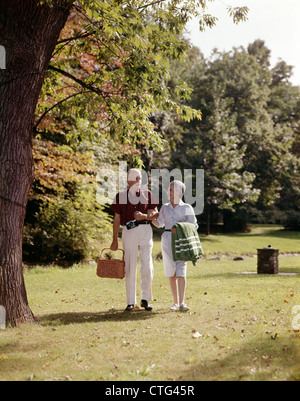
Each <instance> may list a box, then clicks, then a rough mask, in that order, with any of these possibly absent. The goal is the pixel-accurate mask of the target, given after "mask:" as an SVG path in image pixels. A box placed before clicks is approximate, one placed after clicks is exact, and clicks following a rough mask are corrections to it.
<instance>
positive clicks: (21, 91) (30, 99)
mask: <svg viewBox="0 0 300 401" xmlns="http://www.w3.org/2000/svg"><path fill="white" fill-rule="evenodd" d="M38 3H39V1H38V0H13V1H12V0H0V45H2V46H4V47H5V50H6V70H0V305H2V306H4V307H5V309H6V316H7V322H8V323H10V324H11V325H13V326H16V325H18V324H20V323H24V322H32V321H34V317H33V314H32V312H31V310H30V308H29V306H28V301H27V295H26V289H25V285H24V278H23V266H22V231H23V225H24V218H25V212H26V205H27V200H28V193H29V189H30V186H31V184H32V181H33V159H32V128H33V121H34V113H35V108H36V104H37V101H38V98H39V94H40V91H41V87H42V83H43V80H44V76H45V72H46V70H47V67H48V64H49V62H50V59H51V55H52V52H53V50H54V48H55V44H56V42H57V39H58V36H59V33H60V31H61V29H62V28H63V26H64V24H65V22H66V20H67V17H68V14H69V11H70V8H71V2H70V1H67V0H66V1H65V0H60V1H57V2H55V1H53V6H52V7H49V6H48V5H42V6H41V5H38Z"/></svg>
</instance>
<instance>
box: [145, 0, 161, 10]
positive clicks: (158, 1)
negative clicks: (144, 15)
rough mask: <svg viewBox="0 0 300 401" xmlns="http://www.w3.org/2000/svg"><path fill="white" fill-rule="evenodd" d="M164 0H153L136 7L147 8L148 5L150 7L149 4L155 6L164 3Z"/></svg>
mask: <svg viewBox="0 0 300 401" xmlns="http://www.w3.org/2000/svg"><path fill="white" fill-rule="evenodd" d="M165 1H166V0H157V1H154V2H153V3H149V4H145V5H144V6H140V7H138V10H142V9H144V8H148V7H151V6H155V5H156V4H160V3H164V2H165Z"/></svg>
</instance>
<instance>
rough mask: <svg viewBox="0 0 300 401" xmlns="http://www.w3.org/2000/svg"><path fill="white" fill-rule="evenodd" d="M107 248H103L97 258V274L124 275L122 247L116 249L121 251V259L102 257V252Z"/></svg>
mask: <svg viewBox="0 0 300 401" xmlns="http://www.w3.org/2000/svg"><path fill="white" fill-rule="evenodd" d="M107 249H109V248H104V249H103V250H102V252H101V256H100V258H99V259H98V265H97V276H98V277H102V278H119V279H123V278H124V277H125V256H124V251H123V249H118V251H122V252H123V259H122V260H120V259H109V260H108V259H103V252H104V251H105V250H107Z"/></svg>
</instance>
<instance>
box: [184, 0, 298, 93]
mask: <svg viewBox="0 0 300 401" xmlns="http://www.w3.org/2000/svg"><path fill="white" fill-rule="evenodd" d="M227 6H233V7H237V6H247V7H248V8H249V10H250V11H249V13H248V21H247V22H240V23H239V24H238V25H235V24H234V23H233V21H232V19H231V18H230V16H229V15H228V14H227V9H226V8H227ZM207 13H209V14H212V15H214V16H216V17H218V18H219V21H218V22H217V26H215V27H214V28H212V29H209V28H207V29H206V31H205V32H200V30H199V24H198V21H197V20H193V21H192V22H190V23H189V25H188V31H189V33H188V34H187V37H189V38H190V39H191V42H192V44H194V45H195V46H197V47H199V48H200V50H201V51H202V53H203V54H204V56H205V57H206V58H209V56H210V54H211V52H212V50H213V49H214V48H217V49H218V50H220V51H229V50H231V49H232V48H233V47H240V46H243V47H244V48H245V49H247V47H248V45H249V43H253V42H254V41H255V40H256V39H261V40H264V41H265V44H266V46H267V47H268V48H269V49H270V50H271V65H272V67H273V66H274V65H276V63H277V62H278V61H279V59H282V60H283V61H285V62H286V63H287V64H288V65H292V66H293V67H294V75H293V76H292V78H291V82H292V83H293V84H294V85H299V86H300V0H215V1H214V2H213V3H209V5H208V9H207Z"/></svg>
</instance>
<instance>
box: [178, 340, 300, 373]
mask: <svg viewBox="0 0 300 401" xmlns="http://www.w3.org/2000/svg"><path fill="white" fill-rule="evenodd" d="M214 346H215V348H216V349H219V353H218V354H217V355H214V357H215V358H211V359H204V360H202V361H201V363H196V364H194V365H193V366H192V367H190V368H187V369H186V371H185V372H182V373H183V377H182V378H184V380H190V379H193V380H196V381H197V380H199V381H202V380H210V381H272V380H275V381H276V380H278V379H279V380H280V381H282V380H290V381H294V380H299V373H300V372H299V365H297V363H298V362H299V360H298V357H297V355H296V352H295V346H294V344H293V343H291V339H290V337H288V336H287V337H280V338H279V339H277V340H275V341H274V340H272V339H265V340H262V339H250V340H249V342H245V343H244V344H238V346H237V347H236V349H235V347H234V346H232V348H230V350H229V351H228V347H227V346H226V347H225V346H223V344H222V338H221V337H220V338H219V339H218V340H217V341H215V345H214ZM226 349H227V351H225V350H226Z"/></svg>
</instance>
